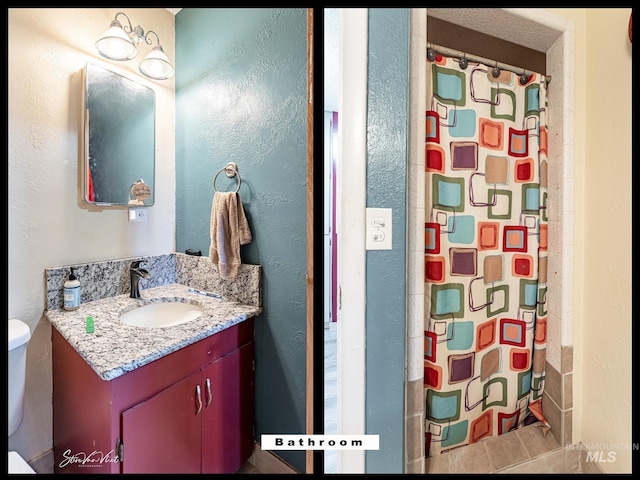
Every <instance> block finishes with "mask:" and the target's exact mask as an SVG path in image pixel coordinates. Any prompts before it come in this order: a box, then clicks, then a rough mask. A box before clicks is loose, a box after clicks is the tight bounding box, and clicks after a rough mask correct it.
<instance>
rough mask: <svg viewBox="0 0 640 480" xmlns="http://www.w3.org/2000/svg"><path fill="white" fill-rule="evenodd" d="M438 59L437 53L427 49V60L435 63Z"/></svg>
mask: <svg viewBox="0 0 640 480" xmlns="http://www.w3.org/2000/svg"><path fill="white" fill-rule="evenodd" d="M435 59H436V51H435V50H434V49H433V48H431V47H427V60H429V61H430V62H433V61H435Z"/></svg>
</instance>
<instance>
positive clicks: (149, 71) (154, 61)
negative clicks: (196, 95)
mask: <svg viewBox="0 0 640 480" xmlns="http://www.w3.org/2000/svg"><path fill="white" fill-rule="evenodd" d="M139 68H140V72H142V74H143V75H145V76H147V77H149V78H153V79H154V80H166V79H167V78H171V77H172V76H173V65H171V62H169V57H167V55H166V54H165V53H164V50H162V47H161V46H160V45H158V46H156V47H153V50H151V52H149V54H148V55H147V56H146V57H144V59H143V60H142V61H141V62H140V65H139Z"/></svg>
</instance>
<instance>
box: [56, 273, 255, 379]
mask: <svg viewBox="0 0 640 480" xmlns="http://www.w3.org/2000/svg"><path fill="white" fill-rule="evenodd" d="M188 289H189V287H188V286H186V285H182V284H178V283H172V284H168V285H163V286H160V287H154V288H148V289H143V290H141V292H140V297H141V298H139V299H135V298H130V297H129V294H124V295H118V296H115V297H109V298H103V299H101V300H95V301H93V302H88V303H84V304H81V305H80V308H78V309H77V310H73V311H66V310H62V309H61V310H47V311H45V316H46V317H47V319H48V320H49V322H51V324H52V325H53V326H54V327H55V328H56V330H58V332H60V334H62V336H63V337H64V338H65V339H66V340H67V341H68V342H69V344H71V346H72V347H73V348H75V349H76V351H77V352H78V353H79V354H80V355H81V356H82V357H83V358H84V359H85V360H86V362H87V363H88V364H89V365H90V366H91V368H93V370H94V371H95V372H96V373H97V374H98V375H99V376H100V378H102V379H103V380H113V379H114V378H117V377H119V376H120V375H123V374H124V373H126V372H129V371H131V370H135V369H136V368H139V367H141V366H143V365H146V364H148V363H151V362H152V361H154V360H157V359H158V358H161V357H164V356H165V355H168V354H170V353H172V352H175V351H176V350H179V349H181V348H183V347H186V346H187V345H190V344H192V343H195V342H197V341H198V340H202V339H203V338H206V337H209V336H211V335H213V334H215V333H217V332H220V331H221V330H224V329H225V328H228V327H231V326H232V325H235V324H237V323H240V322H242V321H244V320H247V319H248V318H251V317H253V316H256V315H259V314H260V313H262V308H260V307H255V306H252V305H246V304H242V303H238V302H234V301H229V300H225V299H223V300H219V299H216V298H212V297H208V296H205V295H201V294H198V293H192V292H189V291H188ZM170 301H180V302H187V303H196V304H198V305H200V306H201V307H202V308H203V310H204V312H203V314H202V315H200V316H199V317H198V318H196V319H195V320H192V321H189V322H186V323H183V324H180V325H175V326H170V327H159V328H143V327H135V326H131V325H127V324H125V323H122V322H120V321H119V320H118V316H119V314H120V313H121V312H122V311H123V310H124V309H127V310H129V309H132V308H135V305H138V306H142V305H144V304H146V303H153V302H170ZM88 315H91V316H93V318H94V325H95V327H94V333H86V331H85V321H86V318H87V316H88Z"/></svg>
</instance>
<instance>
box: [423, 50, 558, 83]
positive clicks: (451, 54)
mask: <svg viewBox="0 0 640 480" xmlns="http://www.w3.org/2000/svg"><path fill="white" fill-rule="evenodd" d="M428 49H431V50H433V51H434V52H435V53H439V54H441V55H445V56H448V57H455V58H460V59H462V58H466V59H467V60H470V61H472V62H477V63H482V64H484V65H486V66H489V67H496V66H497V67H498V68H499V69H501V70H509V71H510V72H513V73H515V74H516V75H522V74H523V73H527V72H529V73H534V72H533V70H527V69H526V68H523V67H514V66H513V65H509V64H507V63H502V62H497V61H495V60H490V59H488V58H484V57H480V56H478V55H469V54H467V53H464V52H460V51H459V50H454V49H452V48H447V47H443V46H441V45H435V44H433V43H431V42H427V53H428ZM535 73H539V72H535ZM540 75H542V74H540ZM542 77H543V78H544V81H545V82H546V84H547V86H549V83H551V75H542Z"/></svg>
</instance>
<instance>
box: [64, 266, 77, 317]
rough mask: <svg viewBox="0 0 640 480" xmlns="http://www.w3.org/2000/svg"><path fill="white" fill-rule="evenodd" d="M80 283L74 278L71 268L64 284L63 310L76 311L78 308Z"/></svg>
mask: <svg viewBox="0 0 640 480" xmlns="http://www.w3.org/2000/svg"><path fill="white" fill-rule="evenodd" d="M80 293H81V289H80V281H79V280H78V279H77V278H76V276H75V274H74V273H73V268H71V273H69V278H68V279H67V281H66V282H64V309H65V310H77V309H78V308H80Z"/></svg>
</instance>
